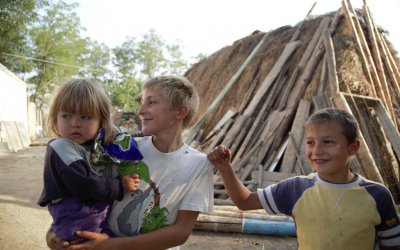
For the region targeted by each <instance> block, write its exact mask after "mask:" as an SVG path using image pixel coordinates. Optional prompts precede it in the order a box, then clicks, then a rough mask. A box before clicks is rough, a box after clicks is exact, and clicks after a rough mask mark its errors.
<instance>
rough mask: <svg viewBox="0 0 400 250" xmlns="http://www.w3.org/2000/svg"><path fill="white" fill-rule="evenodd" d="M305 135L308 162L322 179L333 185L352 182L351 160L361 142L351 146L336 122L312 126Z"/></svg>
mask: <svg viewBox="0 0 400 250" xmlns="http://www.w3.org/2000/svg"><path fill="white" fill-rule="evenodd" d="M305 135H306V155H307V158H308V161H309V162H310V164H311V167H312V169H314V170H315V171H316V172H318V174H319V176H320V178H322V179H324V180H326V181H329V182H333V183H346V182H349V181H351V179H352V178H353V175H352V173H351V172H350V168H349V159H350V156H351V155H353V154H355V153H356V152H357V150H358V148H359V146H360V141H359V140H356V141H355V142H353V143H351V144H349V142H348V141H347V138H346V137H345V135H344V133H343V128H342V127H341V126H340V125H339V124H337V123H334V122H322V123H317V124H312V125H310V126H308V127H307V128H306V130H305Z"/></svg>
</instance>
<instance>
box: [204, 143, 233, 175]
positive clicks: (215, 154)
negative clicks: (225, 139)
mask: <svg viewBox="0 0 400 250" xmlns="http://www.w3.org/2000/svg"><path fill="white" fill-rule="evenodd" d="M231 157H232V156H231V151H230V150H229V149H228V148H227V147H225V146H224V145H219V146H217V147H215V148H214V149H213V150H212V151H211V152H210V153H208V155H207V158H208V159H209V160H210V161H211V163H212V164H213V165H214V167H215V168H216V169H218V170H223V169H226V168H230V167H231Z"/></svg>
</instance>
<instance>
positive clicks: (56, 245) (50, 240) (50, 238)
mask: <svg viewBox="0 0 400 250" xmlns="http://www.w3.org/2000/svg"><path fill="white" fill-rule="evenodd" d="M46 242H47V246H48V247H49V248H50V249H65V248H66V247H68V246H69V243H68V241H65V240H63V239H61V238H60V237H58V236H57V235H56V234H55V233H54V232H53V230H51V228H50V229H49V230H48V231H47V234H46Z"/></svg>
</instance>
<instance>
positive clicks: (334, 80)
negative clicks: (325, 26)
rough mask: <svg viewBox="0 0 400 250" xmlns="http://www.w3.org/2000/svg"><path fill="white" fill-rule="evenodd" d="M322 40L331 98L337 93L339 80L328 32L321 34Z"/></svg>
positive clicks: (333, 50) (329, 32)
mask: <svg viewBox="0 0 400 250" xmlns="http://www.w3.org/2000/svg"><path fill="white" fill-rule="evenodd" d="M323 40H324V46H325V53H326V62H327V68H328V79H329V87H330V91H331V96H334V95H336V93H337V92H339V79H338V76H337V72H336V59H335V58H336V57H335V49H334V47H333V41H332V37H331V31H330V30H325V32H324V34H323Z"/></svg>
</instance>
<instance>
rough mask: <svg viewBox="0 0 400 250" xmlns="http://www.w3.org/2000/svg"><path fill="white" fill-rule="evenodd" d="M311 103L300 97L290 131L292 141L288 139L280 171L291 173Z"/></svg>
mask: <svg viewBox="0 0 400 250" xmlns="http://www.w3.org/2000/svg"><path fill="white" fill-rule="evenodd" d="M310 107H311V103H310V102H309V101H307V100H305V99H301V100H300V102H299V107H298V108H297V112H296V115H295V117H294V121H293V124H292V128H291V131H290V133H291V134H292V135H293V138H294V143H295V144H293V142H292V140H289V142H288V146H287V148H286V152H285V155H284V157H283V161H282V164H281V168H280V170H279V171H280V172H286V173H292V172H293V169H294V163H295V162H296V158H297V154H296V153H298V152H299V151H298V149H299V148H300V147H301V139H302V138H303V134H304V123H305V122H306V120H307V118H308V116H309V114H310Z"/></svg>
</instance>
